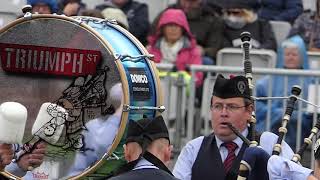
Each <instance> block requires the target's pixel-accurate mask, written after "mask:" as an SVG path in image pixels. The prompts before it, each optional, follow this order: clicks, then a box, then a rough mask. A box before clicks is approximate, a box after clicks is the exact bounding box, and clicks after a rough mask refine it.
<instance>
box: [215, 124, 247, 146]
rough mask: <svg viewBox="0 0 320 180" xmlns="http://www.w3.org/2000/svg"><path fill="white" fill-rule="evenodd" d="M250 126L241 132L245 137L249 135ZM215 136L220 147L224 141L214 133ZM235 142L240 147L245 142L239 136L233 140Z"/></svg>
mask: <svg viewBox="0 0 320 180" xmlns="http://www.w3.org/2000/svg"><path fill="white" fill-rule="evenodd" d="M248 133H249V132H248V128H246V129H245V130H243V131H242V132H241V134H242V135H243V136H244V137H247V136H248ZM214 136H215V138H216V142H217V146H218V147H219V148H220V146H221V144H222V143H224V142H223V141H222V140H221V139H219V138H218V137H217V136H216V135H214ZM233 142H234V143H236V144H237V145H238V147H239V148H240V147H241V146H242V144H243V141H242V140H241V139H240V138H239V137H237V138H236V139H234V140H233Z"/></svg>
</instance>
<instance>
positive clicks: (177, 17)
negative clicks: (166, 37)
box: [148, 9, 203, 85]
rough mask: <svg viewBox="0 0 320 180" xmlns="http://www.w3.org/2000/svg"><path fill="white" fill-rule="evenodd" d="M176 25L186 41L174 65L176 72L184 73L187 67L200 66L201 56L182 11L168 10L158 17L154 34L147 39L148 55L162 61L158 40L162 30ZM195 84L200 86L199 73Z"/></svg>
mask: <svg viewBox="0 0 320 180" xmlns="http://www.w3.org/2000/svg"><path fill="white" fill-rule="evenodd" d="M172 23H173V24H177V25H179V26H180V27H182V29H183V30H184V32H185V33H184V35H185V36H186V37H187V41H184V44H183V47H182V49H181V50H180V51H179V52H178V54H177V57H176V61H175V65H176V68H177V70H179V71H186V70H187V69H188V68H187V66H188V65H191V64H202V61H201V54H200V51H199V49H198V48H197V43H196V40H195V38H194V37H193V35H192V34H191V31H190V28H189V24H188V21H187V18H186V16H185V14H184V13H183V11H182V10H179V9H168V10H166V11H165V12H164V13H163V14H162V15H161V17H160V20H159V22H158V24H157V29H156V32H155V34H153V35H151V36H149V37H148V42H149V47H148V51H149V53H151V54H153V55H154V61H155V62H156V63H160V62H161V60H162V56H163V55H162V53H161V50H160V40H161V38H162V33H161V31H162V28H163V27H164V26H165V25H167V24H172ZM196 77H197V80H196V84H197V85H201V84H202V78H203V74H202V73H201V72H197V73H196Z"/></svg>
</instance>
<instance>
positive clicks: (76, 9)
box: [58, 0, 86, 16]
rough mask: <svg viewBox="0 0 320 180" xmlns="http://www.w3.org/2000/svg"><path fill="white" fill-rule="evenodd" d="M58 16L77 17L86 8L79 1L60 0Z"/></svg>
mask: <svg viewBox="0 0 320 180" xmlns="http://www.w3.org/2000/svg"><path fill="white" fill-rule="evenodd" d="M58 5H59V14H64V15H66V16H77V15H79V14H80V12H81V10H84V9H85V8H86V4H84V3H82V1H81V0H60V2H59V4H58Z"/></svg>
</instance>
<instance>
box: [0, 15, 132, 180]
mask: <svg viewBox="0 0 320 180" xmlns="http://www.w3.org/2000/svg"><path fill="white" fill-rule="evenodd" d="M37 19H58V20H65V21H67V22H70V23H75V24H77V25H79V26H80V28H83V29H84V30H86V31H87V32H89V33H91V34H92V35H93V36H94V37H95V38H96V39H97V40H98V41H99V42H100V43H101V44H102V46H103V47H104V48H105V49H106V50H107V51H108V53H109V54H110V55H111V56H113V58H114V59H116V56H115V54H114V49H113V47H112V46H111V44H110V43H109V42H107V41H106V40H105V39H104V38H103V36H101V35H100V34H99V33H98V32H97V31H96V30H94V29H93V28H92V27H90V26H89V25H87V24H85V23H82V22H81V23H79V22H78V21H77V20H76V19H74V18H71V17H67V16H64V15H55V14H32V17H22V18H19V19H17V20H15V21H13V22H11V23H9V24H7V25H6V26H5V27H3V28H2V29H0V34H2V33H5V32H6V31H8V30H10V29H11V28H14V26H16V25H18V24H21V23H25V22H28V21H31V20H37ZM115 63H116V66H117V68H118V72H119V74H120V81H121V84H122V90H123V103H124V104H129V102H130V98H129V96H130V95H129V83H128V79H127V77H126V74H125V71H124V68H123V66H122V64H121V62H118V61H115ZM128 117H129V112H126V111H122V114H121V121H120V125H119V128H118V133H117V135H116V137H115V138H114V141H113V142H112V145H111V148H110V149H109V151H107V152H105V154H104V155H103V156H102V157H101V159H100V160H99V161H97V162H95V164H94V165H93V166H91V167H90V168H89V169H86V170H84V171H83V172H81V173H80V174H77V175H76V176H70V177H68V179H78V178H82V177H85V176H86V175H89V174H91V173H93V172H94V171H95V170H96V169H98V168H99V167H100V166H101V165H102V163H103V161H104V158H105V157H106V156H109V155H111V154H112V153H113V151H114V150H115V149H116V148H117V146H118V144H119V143H120V140H121V139H122V136H123V134H124V131H125V128H126V125H127V121H128ZM0 174H2V175H4V176H5V177H7V178H10V179H22V177H18V176H16V175H14V174H12V173H10V172H8V171H6V170H3V171H1V172H0Z"/></svg>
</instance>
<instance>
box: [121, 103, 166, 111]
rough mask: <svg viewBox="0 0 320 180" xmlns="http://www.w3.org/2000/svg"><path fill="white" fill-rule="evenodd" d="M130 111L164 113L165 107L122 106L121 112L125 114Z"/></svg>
mask: <svg viewBox="0 0 320 180" xmlns="http://www.w3.org/2000/svg"><path fill="white" fill-rule="evenodd" d="M130 110H157V111H159V112H161V113H162V112H164V111H165V110H166V107H164V106H159V107H152V106H130V105H128V104H125V105H123V111H125V112H127V111H130Z"/></svg>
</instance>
